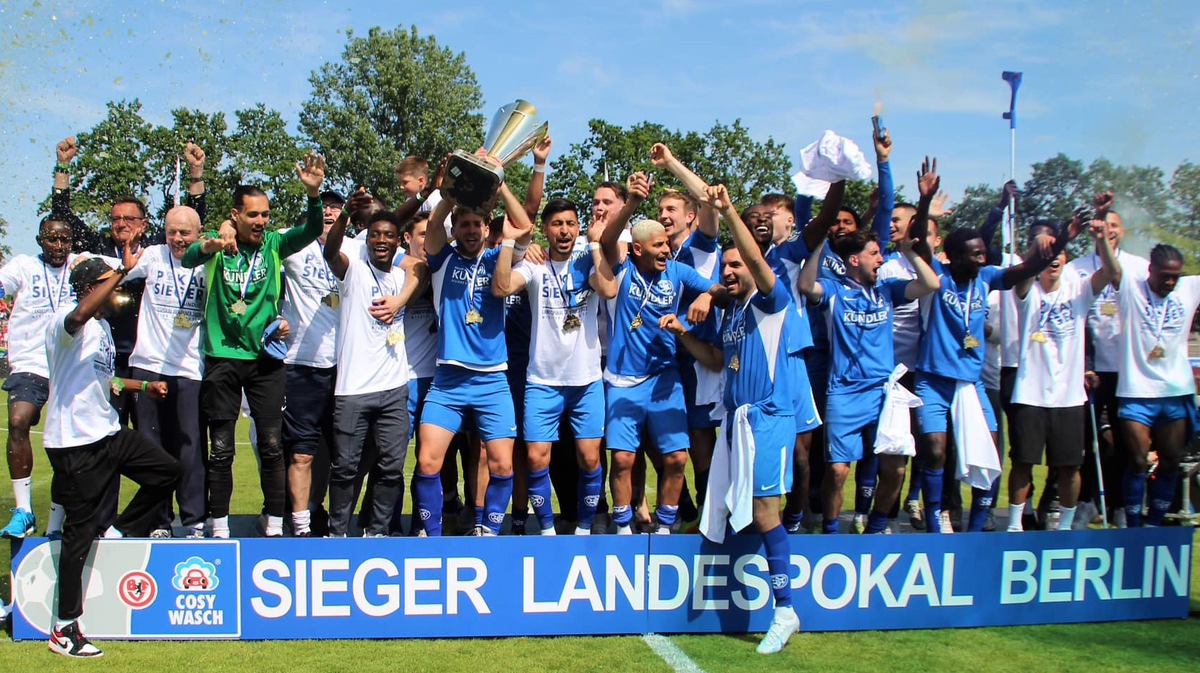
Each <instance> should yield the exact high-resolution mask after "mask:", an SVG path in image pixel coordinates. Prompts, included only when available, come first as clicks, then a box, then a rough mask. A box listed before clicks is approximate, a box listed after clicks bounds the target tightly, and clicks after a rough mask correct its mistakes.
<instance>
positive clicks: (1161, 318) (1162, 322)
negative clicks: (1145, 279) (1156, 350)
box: [1146, 285, 1171, 345]
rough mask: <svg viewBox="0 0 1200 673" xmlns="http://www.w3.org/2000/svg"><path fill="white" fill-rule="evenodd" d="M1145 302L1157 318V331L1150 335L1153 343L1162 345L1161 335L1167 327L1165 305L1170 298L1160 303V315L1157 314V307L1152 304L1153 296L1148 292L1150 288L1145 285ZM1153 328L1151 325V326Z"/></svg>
mask: <svg viewBox="0 0 1200 673" xmlns="http://www.w3.org/2000/svg"><path fill="white" fill-rule="evenodd" d="M1146 301H1147V302H1148V303H1149V304H1150V311H1151V312H1153V313H1154V314H1156V317H1157V318H1158V329H1157V330H1154V331H1153V332H1151V333H1150V335H1151V336H1153V337H1154V342H1155V343H1156V344H1158V345H1162V333H1163V330H1164V329H1166V327H1167V304H1168V302H1170V301H1171V298H1170V297H1166V298H1164V299H1163V301H1162V313H1161V314H1159V312H1158V307H1157V306H1156V305H1155V304H1154V295H1153V293H1151V292H1150V286H1149V285H1146ZM1151 327H1153V325H1151Z"/></svg>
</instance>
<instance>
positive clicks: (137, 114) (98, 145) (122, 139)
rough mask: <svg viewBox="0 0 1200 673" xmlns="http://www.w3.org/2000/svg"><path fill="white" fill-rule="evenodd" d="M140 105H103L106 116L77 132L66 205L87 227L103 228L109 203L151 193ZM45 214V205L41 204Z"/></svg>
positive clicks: (147, 137) (147, 129) (147, 131)
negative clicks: (90, 127) (76, 148)
mask: <svg viewBox="0 0 1200 673" xmlns="http://www.w3.org/2000/svg"><path fill="white" fill-rule="evenodd" d="M141 110H142V104H141V102H140V101H138V100H137V99H136V98H135V99H133V100H132V101H124V100H122V101H118V102H115V103H113V102H110V103H108V116H107V117H105V118H104V119H103V120H101V121H100V123H98V124H96V125H95V126H94V127H92V129H91V130H90V131H85V132H83V133H80V134H79V136H78V139H79V154H78V156H77V157H76V158H75V165H74V167H73V170H72V172H71V187H72V189H73V194H72V198H71V207H72V208H73V209H74V210H75V212H77V213H80V217H82V218H83V220H84V221H85V222H88V223H89V224H90V225H92V226H93V227H100V226H102V225H106V224H107V222H108V213H109V211H110V210H111V208H112V203H113V201H115V200H117V199H119V198H124V197H129V196H133V197H136V198H139V199H142V200H143V201H145V200H146V199H147V198H148V197H149V196H150V195H151V193H152V190H151V186H152V185H153V182H154V177H153V175H152V172H151V168H150V163H151V159H152V150H151V142H152V135H153V134H152V132H153V127H152V126H151V125H150V124H149V123H148V122H147V121H146V120H145V119H143V118H142V115H141ZM44 206H45V207H44V210H47V211H48V210H49V201H47V202H46V203H45V204H44Z"/></svg>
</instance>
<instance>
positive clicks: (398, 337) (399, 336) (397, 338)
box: [387, 330, 404, 346]
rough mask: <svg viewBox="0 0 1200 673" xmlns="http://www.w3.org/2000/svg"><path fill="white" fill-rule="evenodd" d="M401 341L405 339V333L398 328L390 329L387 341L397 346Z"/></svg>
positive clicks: (390, 344)
mask: <svg viewBox="0 0 1200 673" xmlns="http://www.w3.org/2000/svg"><path fill="white" fill-rule="evenodd" d="M401 341H404V334H403V333H401V332H399V331H397V330H388V335H387V343H388V345H389V346H395V345H396V344H398V343H400V342H401Z"/></svg>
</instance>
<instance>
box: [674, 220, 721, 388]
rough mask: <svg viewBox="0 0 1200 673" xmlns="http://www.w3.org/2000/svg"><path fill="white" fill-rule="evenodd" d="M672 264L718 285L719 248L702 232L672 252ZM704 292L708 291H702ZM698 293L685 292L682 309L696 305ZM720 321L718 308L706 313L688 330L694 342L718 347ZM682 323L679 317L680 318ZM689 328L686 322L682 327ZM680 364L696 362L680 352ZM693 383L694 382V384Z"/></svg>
mask: <svg viewBox="0 0 1200 673" xmlns="http://www.w3.org/2000/svg"><path fill="white" fill-rule="evenodd" d="M675 261H676V262H679V263H680V264H686V265H687V266H690V267H692V268H693V269H695V270H696V271H697V272H698V273H699V274H700V275H701V276H704V277H705V278H707V279H709V280H710V281H712V283H719V282H721V246H720V243H719V242H718V241H717V239H715V238H712V237H710V236H706V235H705V234H704V232H702V231H700V230H699V229H696V230H695V231H693V232H692V235H691V236H688V239H687V240H686V241H684V243H683V245H682V246H680V248H679V250H678V251H676V252H675ZM705 291H706V292H707V289H706V290H705ZM697 294H698V293H696V292H686V291H685V292H684V293H683V300H682V301H681V302H680V304H681V305H682V306H690V305H691V303H692V302H693V301H695V299H696V296H697ZM720 319H721V312H720V310H719V309H717V308H715V307H714V308H713V310H711V311H709V312H708V318H706V319H705V320H704V321H703V322H700V323H698V324H696V325H695V326H691V329H690V330H689V332H691V334H692V336H694V337H696V338H697V339H699V340H701V341H704V342H705V343H710V344H713V345H714V346H715V345H718V344H719V341H718V340H717V326H718V324H719V322H720ZM681 320H682V317H681ZM683 324H684V325H685V326H689V325H688V323H687V322H686V321H684V323H683ZM678 355H679V362H680V364H682V365H683V366H685V367H691V366H692V365H693V363H695V361H696V359H695V358H693V357H692V354H691V353H689V352H688V351H687V349H686V348H680V349H679V354H678ZM688 380H689V379H688V378H687V377H684V383H685V385H687V384H688V383H687V382H688ZM693 383H694V382H693Z"/></svg>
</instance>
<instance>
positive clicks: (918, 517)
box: [904, 500, 925, 530]
mask: <svg viewBox="0 0 1200 673" xmlns="http://www.w3.org/2000/svg"><path fill="white" fill-rule="evenodd" d="M904 511H905V512H906V513H907V514H908V525H910V526H912V527H913V530H925V510H924V507H923V506H922V505H921V501H920V500H908V501H906V502H905V503H904Z"/></svg>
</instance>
